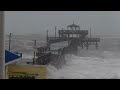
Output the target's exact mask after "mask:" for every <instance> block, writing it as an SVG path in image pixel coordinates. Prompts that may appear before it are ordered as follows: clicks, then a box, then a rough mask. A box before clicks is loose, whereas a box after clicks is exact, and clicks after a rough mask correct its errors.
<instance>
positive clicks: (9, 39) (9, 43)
mask: <svg viewBox="0 0 120 90" xmlns="http://www.w3.org/2000/svg"><path fill="white" fill-rule="evenodd" d="M11 35H12V33H10V35H9V51H10V48H11Z"/></svg>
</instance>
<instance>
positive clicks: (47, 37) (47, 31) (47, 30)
mask: <svg viewBox="0 0 120 90" xmlns="http://www.w3.org/2000/svg"><path fill="white" fill-rule="evenodd" d="M46 44H47V46H49V45H48V30H47V31H46Z"/></svg>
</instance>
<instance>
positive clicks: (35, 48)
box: [33, 40, 36, 64]
mask: <svg viewBox="0 0 120 90" xmlns="http://www.w3.org/2000/svg"><path fill="white" fill-rule="evenodd" d="M34 49H35V50H36V40H34ZM35 50H34V58H33V64H34V63H35V55H36V51H35Z"/></svg>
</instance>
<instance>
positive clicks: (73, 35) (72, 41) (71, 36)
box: [34, 23, 100, 66]
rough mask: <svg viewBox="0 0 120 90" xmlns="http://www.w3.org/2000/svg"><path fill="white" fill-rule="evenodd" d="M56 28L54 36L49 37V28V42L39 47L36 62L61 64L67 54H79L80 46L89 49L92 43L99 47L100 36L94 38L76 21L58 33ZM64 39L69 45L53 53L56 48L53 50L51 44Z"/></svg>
mask: <svg viewBox="0 0 120 90" xmlns="http://www.w3.org/2000/svg"><path fill="white" fill-rule="evenodd" d="M56 30H57V28H56V27H55V36H54V37H49V35H48V30H47V36H46V38H47V40H46V43H47V44H46V46H44V47H39V48H37V53H36V56H37V58H36V60H35V62H34V64H39V65H41V64H42V65H46V64H48V63H50V62H52V64H54V65H55V66H59V64H60V63H61V62H62V63H61V64H63V62H64V63H65V60H64V55H65V54H75V55H77V50H78V49H77V48H78V47H81V48H82V49H83V48H84V47H85V48H86V49H87V50H88V49H89V46H90V45H94V46H95V48H96V49H98V43H99V42H100V38H92V37H91V35H90V37H88V34H89V32H88V30H80V26H78V25H75V24H74V23H73V24H72V25H69V26H67V29H62V30H58V35H56ZM90 33H91V29H90ZM63 41H67V42H68V45H67V46H66V47H64V48H62V49H61V48H59V49H58V50H56V52H57V54H53V51H54V50H51V44H53V43H58V42H63Z"/></svg>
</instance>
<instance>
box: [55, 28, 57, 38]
mask: <svg viewBox="0 0 120 90" xmlns="http://www.w3.org/2000/svg"><path fill="white" fill-rule="evenodd" d="M56 30H57V26H55V38H56Z"/></svg>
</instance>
